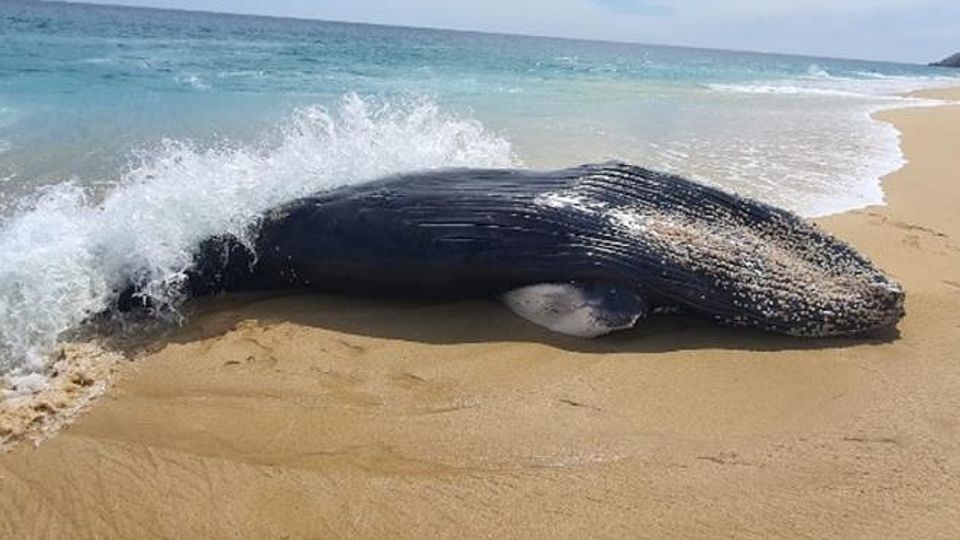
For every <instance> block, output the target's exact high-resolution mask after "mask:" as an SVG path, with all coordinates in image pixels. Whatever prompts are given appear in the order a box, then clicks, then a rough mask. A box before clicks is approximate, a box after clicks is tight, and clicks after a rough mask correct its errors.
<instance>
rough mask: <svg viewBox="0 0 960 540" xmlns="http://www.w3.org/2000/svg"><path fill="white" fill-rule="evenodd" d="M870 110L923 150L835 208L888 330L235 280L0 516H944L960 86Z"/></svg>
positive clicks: (954, 513) (270, 528) (57, 526)
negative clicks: (558, 327)
mask: <svg viewBox="0 0 960 540" xmlns="http://www.w3.org/2000/svg"><path fill="white" fill-rule="evenodd" d="M912 95H917V96H920V97H934V96H936V97H941V98H945V99H949V100H954V101H957V100H960V89H951V90H943V89H937V90H930V91H921V92H918V93H913V94H912ZM874 117H875V118H876V119H878V120H880V121H883V122H889V123H892V124H893V125H894V127H895V128H896V129H897V130H898V131H899V132H900V133H901V135H900V138H901V148H902V152H903V154H904V156H905V158H906V161H907V163H906V164H905V165H904V167H902V168H901V169H899V170H897V171H895V172H893V173H891V174H889V175H887V176H886V177H884V178H883V180H882V188H883V191H884V195H885V199H886V201H887V204H886V205H884V206H873V207H868V208H864V209H860V210H853V211H849V212H844V213H842V214H835V215H830V216H827V217H823V218H818V219H816V221H817V222H818V223H819V224H821V225H822V226H823V227H824V228H826V229H827V230H828V231H830V232H831V233H833V234H835V235H837V236H839V237H840V238H843V239H844V240H847V241H848V242H850V243H851V244H853V245H854V246H856V247H857V249H858V250H860V251H862V252H864V253H866V254H867V255H868V256H870V258H872V259H873V260H874V261H876V262H878V263H879V265H880V267H882V268H884V269H885V270H887V271H888V272H890V273H891V274H893V275H894V276H895V277H896V278H897V279H899V280H901V281H902V282H903V284H904V286H905V288H906V290H907V311H908V315H907V317H906V318H905V319H904V320H903V321H902V322H901V325H900V335H899V337H898V338H897V339H895V340H893V341H884V340H873V341H870V340H847V339H838V340H817V341H798V340H793V339H789V338H780V337H777V336H766V335H760V334H753V333H746V332H737V331H735V330H731V329H726V328H715V327H712V326H710V325H705V324H699V323H697V322H696V321H690V320H686V319H682V318H676V319H670V318H666V319H664V320H660V321H656V322H655V323H651V324H649V325H646V326H645V327H644V328H641V329H639V330H637V331H636V332H631V333H629V334H630V335H626V336H614V337H611V338H608V339H605V340H600V341H598V342H589V343H584V342H582V341H579V340H572V339H564V338H560V337H556V336H551V335H547V334H546V333H545V332H543V331H540V330H538V329H535V328H532V327H530V326H529V325H528V324H527V323H525V322H523V321H520V320H518V319H515V318H513V317H511V316H510V315H509V314H507V313H505V310H501V309H500V308H499V307H498V306H497V305H496V304H494V303H493V302H469V303H459V304H449V305H440V306H436V305H420V304H397V303H389V302H377V301H366V300H364V301H358V300H349V299H345V298H340V297H333V296H324V295H311V296H286V297H271V298H267V299H264V298H263V297H255V296H238V297H235V298H233V299H232V300H231V301H230V305H229V306H220V307H215V308H210V309H207V310H206V311H203V312H202V313H201V314H200V315H199V316H198V317H197V318H196V319H195V320H194V322H192V323H190V324H188V325H187V327H185V328H184V329H183V330H182V331H181V332H178V333H177V334H176V335H174V336H172V337H171V338H170V339H168V340H167V341H166V342H163V343H161V344H158V345H157V347H156V350H155V351H154V352H152V353H148V354H146V355H145V357H144V358H141V359H140V360H139V361H138V362H136V363H133V364H130V363H126V364H124V365H121V366H120V367H119V376H118V382H117V384H116V385H115V386H114V387H113V388H111V389H109V390H108V391H107V393H106V396H104V397H103V398H101V399H100V401H99V402H98V403H96V404H95V405H94V406H93V407H92V410H91V411H90V412H89V413H88V414H85V415H83V416H81V417H80V418H78V419H77V420H76V423H75V424H74V425H73V426H70V427H68V428H66V429H65V430H64V431H63V432H62V433H60V434H59V435H58V436H56V437H54V438H53V439H51V440H49V441H47V442H46V443H44V444H43V445H41V446H40V447H39V448H37V449H34V448H30V447H29V446H28V445H20V446H19V447H18V448H16V449H15V450H13V451H12V452H11V453H9V454H6V455H0V509H2V512H0V515H4V516H7V517H6V518H4V519H2V520H0V531H2V532H5V533H11V532H17V531H20V532H21V533H23V534H22V535H29V534H34V535H37V536H58V535H67V534H69V533H70V532H71V531H77V530H79V531H85V532H86V533H87V534H89V535H90V536H96V535H98V534H103V535H121V536H128V535H129V536H137V535H141V534H147V533H150V534H156V535H170V536H184V535H191V534H192V535H206V536H209V535H211V534H212V535H226V536H234V535H236V536H269V535H281V534H290V535H293V536H301V535H304V536H310V535H311V534H312V535H316V534H319V533H320V532H321V531H323V533H324V534H326V535H330V536H346V535H350V536H370V537H374V536H411V537H412V536H450V535H454V534H457V535H476V534H499V535H505V536H545V535H548V534H549V535H552V536H558V535H559V536H577V535H582V534H585V535H591V534H592V535H598V534H600V535H603V536H631V535H630V533H631V532H633V533H634V534H636V531H637V530H644V531H646V532H647V533H649V534H650V535H651V536H684V535H707V534H713V535H716V534H718V533H719V532H721V531H722V532H724V533H728V534H733V535H746V534H753V535H762V536H768V537H769V536H802V535H808V536H860V537H882V536H898V534H897V533H900V534H906V533H908V532H909V533H912V534H913V535H916V533H917V532H918V531H922V533H921V535H922V536H924V537H945V538H946V537H948V536H949V533H950V532H951V531H955V530H956V529H957V527H960V503H957V502H955V501H960V484H958V483H957V481H956V479H957V477H958V476H960V453H958V452H957V450H960V423H958V422H957V420H956V419H955V418H956V413H955V411H956V410H957V408H958V406H960V399H958V398H957V397H956V392H955V391H953V389H955V387H956V384H957V383H960V366H957V365H956V363H955V362H953V361H952V355H953V353H954V352H955V351H956V350H957V349H958V347H960V327H958V326H957V325H956V322H955V320H954V319H955V318H956V317H955V315H956V313H957V312H960V248H958V247H957V245H956V242H957V240H956V238H958V237H960V218H958V217H957V215H956V211H955V209H956V208H957V207H958V205H960V185H949V184H947V182H948V181H949V180H951V179H952V177H953V174H952V171H954V170H956V168H957V167H958V165H960V158H958V157H956V156H960V149H958V147H957V143H956V142H952V141H958V140H960V128H958V127H957V126H960V105H956V104H954V105H942V106H938V107H933V108H926V107H908V108H899V109H887V110H883V111H881V112H879V113H877V114H876V115H874ZM944 118H945V119H944ZM919 258H922V260H923V264H918V262H917V261H918V260H921V259H919ZM163 493H176V494H177V495H178V497H177V498H173V499H171V498H169V497H163V496H162V494H163ZM507 507H510V508H513V509H514V513H513V515H512V516H502V515H500V512H501V511H502V510H503V509H504V508H507ZM784 515H789V516H791V517H790V519H789V520H788V519H784V518H783V516H784ZM691 516H695V517H691ZM43 527H47V528H43ZM72 527H79V529H72ZM640 527H643V528H642V529H640ZM5 535H6V534H4V536H5Z"/></svg>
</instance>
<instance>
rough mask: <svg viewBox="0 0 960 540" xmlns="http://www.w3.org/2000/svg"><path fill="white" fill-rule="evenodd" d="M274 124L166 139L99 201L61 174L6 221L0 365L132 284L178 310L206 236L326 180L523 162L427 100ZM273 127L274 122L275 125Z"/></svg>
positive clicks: (40, 346) (237, 228)
mask: <svg viewBox="0 0 960 540" xmlns="http://www.w3.org/2000/svg"><path fill="white" fill-rule="evenodd" d="M277 132H278V133H279V137H276V136H274V137H272V139H273V140H272V143H271V142H270V141H264V142H262V143H260V144H254V145H237V144H230V143H223V144H220V145H218V146H216V147H213V148H207V149H201V148H198V147H197V145H195V144H191V143H190V142H183V141H166V142H164V143H163V144H162V145H161V146H160V148H157V149H154V150H153V151H145V152H140V153H139V155H137V156H136V160H135V165H133V166H131V167H130V169H129V170H128V171H127V172H126V173H124V174H123V175H122V176H121V178H120V179H119V180H118V181H117V182H116V184H117V185H116V187H115V188H114V189H113V190H112V191H111V192H110V193H109V194H108V195H107V196H106V197H104V199H103V201H102V202H99V203H96V202H95V201H94V199H93V195H92V194H91V192H90V191H89V189H87V188H85V187H82V186H80V185H78V184H76V183H72V182H65V183H62V184H59V185H56V186H54V187H52V188H48V189H45V190H42V191H41V192H39V194H38V195H37V196H36V197H35V198H34V200H33V201H32V202H31V203H30V204H29V205H27V206H25V207H23V208H21V209H20V210H19V211H18V212H16V213H15V214H14V215H13V216H12V217H10V218H8V219H6V220H5V221H4V222H3V223H0V253H2V254H3V257H2V258H0V374H6V375H8V376H10V377H27V376H31V375H33V376H35V374H37V373H41V372H42V371H43V369H44V367H45V366H46V365H47V361H48V358H49V355H50V353H51V352H52V351H53V350H54V349H55V347H56V346H57V344H58V341H59V340H60V339H61V338H62V337H63V336H64V335H65V334H67V333H69V332H70V331H72V330H74V329H76V328H78V327H79V326H80V325H81V324H82V323H83V322H84V321H85V320H87V319H88V318H89V317H91V316H93V315H95V314H98V313H101V312H103V311H104V310H107V309H109V308H110V307H111V306H112V304H113V303H114V302H115V301H116V298H117V294H118V292H119V291H120V290H121V289H123V288H124V287H126V286H128V285H130V284H137V285H138V286H139V287H140V289H141V290H142V291H143V293H142V294H143V295H144V296H145V297H146V298H147V299H149V300H150V303H151V304H152V305H154V306H157V309H158V311H159V312H160V313H161V314H162V313H164V312H165V313H167V314H176V313H177V307H178V305H179V304H180V302H182V294H181V286H182V285H183V283H184V280H185V278H186V271H187V270H188V269H189V268H190V266H191V264H192V261H193V256H194V253H195V250H196V249H197V247H198V245H199V243H200V242H201V241H203V240H204V239H206V238H208V237H210V236H213V235H233V236H236V237H237V238H239V239H241V241H246V242H249V241H250V240H251V239H252V235H253V234H255V228H256V224H257V222H258V219H259V218H260V216H261V215H262V214H263V213H264V212H265V211H266V210H268V209H270V208H272V207H275V206H277V205H279V204H282V203H284V202H288V201H291V200H294V199H296V198H298V197H302V196H305V195H308V194H311V193H315V192H317V191H319V190H323V189H330V188H333V187H337V186H342V185H347V184H352V183H359V182H363V181H368V180H371V179H374V178H378V177H381V176H384V175H389V174H394V173H399V172H404V171H411V170H423V169H433V168H443V167H461V166H462V167H468V166H469V167H506V166H511V165H515V164H516V163H515V158H514V157H513V153H512V150H511V146H510V144H509V143H508V142H507V141H506V140H504V139H502V138H500V137H498V136H496V135H495V134H492V133H490V132H488V131H487V130H486V129H485V128H484V127H483V125H482V124H480V123H479V122H478V121H475V120H472V119H463V118H457V117H453V116H450V115H447V114H444V113H442V112H441V111H440V110H439V109H438V107H437V106H436V105H435V104H433V103H432V102H430V101H428V100H414V101H411V102H404V103H399V104H397V103H388V102H374V101H371V100H365V99H363V98H361V97H359V96H357V95H355V94H350V95H347V96H345V97H344V98H343V100H342V102H341V103H340V105H339V107H338V108H337V109H336V110H333V111H331V110H328V109H325V108H322V107H314V108H307V109H303V110H299V111H297V112H296V113H295V114H294V115H293V117H292V118H290V119H289V120H288V121H287V122H285V123H284V124H283V125H281V126H278V128H277ZM274 135H276V134H274Z"/></svg>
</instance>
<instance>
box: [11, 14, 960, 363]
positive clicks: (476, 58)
mask: <svg viewBox="0 0 960 540" xmlns="http://www.w3.org/2000/svg"><path fill="white" fill-rule="evenodd" d="M637 40H638V41H642V40H643V36H642V35H638V36H637ZM957 84H960V79H958V78H956V75H955V72H952V71H949V70H947V69H942V68H930V67H925V66H919V65H903V64H892V63H878V62H867V61H858V60H838V59H828V58H807V57H799V56H784V55H774V54H758V53H747V52H733V51H719V50H703V49H686V48H675V47H659V46H649V45H636V44H625V43H604V42H591V41H574V40H565V39H548V38H533V37H520V36H508V35H495V34H482V33H465V32H451V31H442V30H427V29H413V28H396V27H387V26H372V25H361V24H344V23H334V22H323V21H305V20H291V19H278V18H263V17H248V16H235V15H218V14H208V13H188V12H179V11H162V10H145V9H134V8H119V7H102V6H101V7H94V6H87V5H81V4H62V3H48V2H29V1H19V0H16V1H11V0H0V253H2V258H0V373H6V374H8V375H11V376H16V377H21V378H23V377H29V376H30V375H31V374H34V373H40V372H42V371H43V369H44V366H45V365H46V364H47V360H46V359H47V358H48V357H49V355H50V353H51V352H52V351H54V350H55V348H56V346H57V344H58V343H59V342H61V341H63V340H66V339H70V337H71V336H72V334H73V333H74V332H76V331H77V329H78V328H79V327H80V326H81V325H82V323H83V321H84V320H86V319H88V318H89V317H90V316H92V315H94V314H96V313H99V312H101V311H103V310H104V309H106V308H107V307H108V306H110V305H111V302H113V301H114V298H115V294H116V290H117V289H118V288H119V287H121V286H122V285H123V284H125V283H127V282H129V281H130V280H137V281H139V282H142V283H144V284H146V293H147V294H148V295H149V296H151V298H152V299H153V300H154V302H155V303H156V305H157V306H159V307H158V311H159V313H158V316H173V317H176V314H177V313H179V311H178V309H179V303H180V296H179V294H178V291H179V286H180V284H181V283H182V280H183V278H184V271H185V270H186V269H187V268H188V267H189V265H190V261H191V257H192V254H193V250H194V249H195V248H196V246H197V244H198V243H199V242H200V241H201V240H202V239H203V238H206V237H208V236H210V235H213V234H225V233H227V234H235V235H237V236H238V237H241V238H249V237H250V235H251V234H255V224H256V221H257V218H258V216H260V215H261V213H262V212H264V211H265V210H266V209H268V208H270V207H272V206H274V205H277V204H280V203H282V202H285V201H288V200H291V199H293V198H296V197H299V196H302V195H304V194H307V193H311V192H314V191H317V190H322V189H328V188H330V187H333V186H338V185H343V184H348V183H356V182H363V181H366V180H370V179H373V178H376V177H379V176H383V175H387V174H391V173H397V172H401V171H410V170H418V169H431V168H442V167H451V166H498V167H499V166H516V167H531V168H544V167H562V166H569V165H573V164H579V163H583V162H594V161H601V160H608V159H623V160H628V161H632V162H636V163H638V164H643V165H646V166H650V167H655V168H661V169H666V170H669V171H674V172H677V173H680V174H683V175H687V176H691V177H694V178H697V179H700V180H702V181H705V182H709V183H712V184H714V185H717V186H720V187H723V188H726V189H729V190H733V191H736V192H739V193H741V194H744V195H749V196H752V197H755V198H758V199H761V200H764V201H768V202H771V203H774V204H777V205H781V206H785V207H787V208H790V209H793V210H796V211H798V212H800V213H802V214H805V215H808V216H819V215H824V214H828V213H833V212H839V211H843V210H847V209H852V208H857V207H862V206H865V205H870V204H876V203H881V202H882V200H883V193H882V191H881V189H880V185H879V178H880V177H881V176H883V175H884V174H886V173H889V172H891V171H893V170H895V169H897V168H898V167H900V166H901V165H902V164H903V157H902V155H901V153H900V150H899V147H898V134H897V132H896V131H895V130H894V129H893V128H892V127H891V126H888V125H885V124H882V123H879V122H876V121H874V120H872V119H871V118H870V114H871V113H873V112H876V111H878V110H881V109H884V108H890V107H902V106H908V105H916V106H922V105H929V104H930V102H928V101H924V100H919V99H908V98H904V97H900V96H899V95H898V94H900V93H903V92H906V91H909V90H915V89H921V88H928V87H936V86H949V85H957ZM171 314H172V315H171Z"/></svg>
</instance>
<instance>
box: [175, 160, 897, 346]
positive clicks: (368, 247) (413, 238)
mask: <svg viewBox="0 0 960 540" xmlns="http://www.w3.org/2000/svg"><path fill="white" fill-rule="evenodd" d="M253 251H254V253H251V252H250V251H249V250H248V249H247V248H245V247H242V246H240V245H239V244H238V243H237V242H235V241H232V240H230V239H223V238H214V239H210V240H208V241H207V242H204V244H203V246H202V247H201V249H200V252H199V254H198V255H197V260H196V265H195V267H194V269H193V271H192V272H191V274H190V279H189V289H190V293H192V294H194V295H201V294H209V293H215V292H219V291H237V290H255V289H277V288H306V289H315V290H323V291H337V292H345V293H351V294H363V295H371V294H372V295H393V296H414V297H463V296H488V295H497V294H501V293H505V292H507V291H510V290H512V289H515V288H518V287H522V286H526V285H532V284H537V283H588V284H601V285H603V286H608V285H609V286H610V287H612V288H615V289H622V290H629V291H632V292H633V293H635V294H636V295H637V296H638V297H640V298H642V299H643V300H644V301H645V302H646V303H647V304H648V305H649V306H651V307H652V308H656V307H668V306H669V307H680V308H683V309H685V310H687V311H691V312H694V313H699V314H702V315H704V316H706V317H708V318H710V319H713V320H715V321H718V322H721V323H724V324H729V325H733V326H740V327H753V328H759V329H763V330H768V331H772V332H777V333H783V334H790V335H797V336H835V335H853V334H860V333H863V332H868V331H873V330H876V329H879V328H885V327H891V326H893V325H895V324H896V323H897V321H898V320H899V319H900V318H901V317H902V315H903V299H904V294H903V291H902V289H901V288H900V286H899V285H898V284H897V283H896V282H894V281H892V280H891V279H890V278H888V277H887V276H885V275H884V274H883V273H882V272H880V271H879V270H878V269H876V268H875V267H874V266H873V265H872V264H871V263H870V262H869V261H868V260H867V259H866V258H864V257H863V256H861V255H859V254H858V253H857V252H856V251H854V250H853V249H852V248H851V247H850V246H848V245H847V244H845V243H843V242H841V241H839V240H837V239H835V238H833V237H831V236H830V235H828V234H826V233H825V232H823V231H821V230H820V229H819V228H817V227H816V226H815V225H813V224H810V223H808V222H806V221H804V220H802V219H801V218H799V217H797V216H796V215H794V214H792V213H790V212H787V211H785V210H781V209H777V208H774V207H771V206H768V205H766V204H762V203H759V202H756V201H752V200H750V199H745V198H741V197H738V196H735V195H732V194H728V193H725V192H723V191H720V190H718V189H715V188H712V187H709V186H706V185H703V184H700V183H696V182H693V181H690V180H686V179H684V178H681V177H679V176H675V175H670V174H665V173H660V172H656V171H651V170H647V169H644V168H640V167H636V166H632V165H628V164H624V163H607V164H600V165H585V166H581V167H576V168H571V169H565V170H559V171H549V172H539V171H526V170H512V169H504V170H479V169H453V170H444V171H430V172H423V173H415V174H407V175H400V176H394V177H390V178H385V179H382V180H378V181H374V182H369V183H365V184H362V185H353V186H348V187H342V188H338V189H332V190H329V191H324V192H321V193H318V194H316V195H315V196H311V197H306V198H303V199H300V200H297V201H295V202H293V203H290V204H287V205H284V206H282V207H280V208H277V209H275V210H273V211H272V212H270V213H268V215H266V216H265V217H264V218H263V220H262V223H261V224H260V226H259V233H258V236H257V241H256V243H255V247H254V250H253Z"/></svg>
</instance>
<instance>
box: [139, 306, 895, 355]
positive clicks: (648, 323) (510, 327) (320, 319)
mask: <svg viewBox="0 0 960 540" xmlns="http://www.w3.org/2000/svg"><path fill="white" fill-rule="evenodd" d="M189 311H190V322H189V323H188V324H187V325H185V326H184V327H183V328H180V329H177V330H175V331H173V332H170V333H168V334H167V335H166V336H165V339H161V341H162V342H176V343H185V342H191V341H195V340H200V339H206V338H211V337H215V336H219V335H222V334H224V333H226V332H228V331H230V330H231V329H233V328H234V327H235V326H236V325H237V324H238V323H240V322H242V321H245V320H257V321H259V322H260V323H261V324H266V325H270V324H280V323H293V324H298V325H303V326H307V327H313V328H322V329H326V330H333V331H337V332H343V333H346V334H353V335H360V336H367V337H374V338H383V339H399V340H404V341H413V342H420V343H427V344H443V345H451V344H469V343H493V342H501V343H502V342H522V343H540V344H543V345H547V346H550V347H556V348H558V349H562V350H566V351H572V352H582V353H657V352H670V351H691V350H705V349H722V350H734V351H736V350H742V351H791V350H813V349H835V348H845V347H852V346H857V345H864V344H868V345H879V344H883V343H889V342H892V341H896V340H897V339H899V337H900V334H899V332H898V331H897V330H896V329H891V330H888V331H885V332H881V333H877V334H873V335H867V336H860V337H856V338H819V339H818V338H794V337H789V336H781V335H776V334H769V333H765V332H760V331H755V330H744V329H738V328H729V327H724V326H720V325H716V324H713V323H712V322H710V321H706V320H702V319H698V318H696V317H695V316H688V315H669V316H653V317H651V318H649V319H646V320H644V321H641V322H640V323H639V324H638V325H637V328H635V329H633V330H628V331H623V332H618V333H615V334H611V335H609V336H605V337H602V338H599V339H593V340H587V339H579V338H573V337H568V336H563V335H559V334H555V333H552V332H549V331H547V330H544V329H542V328H540V327H537V326H535V325H533V324H531V323H529V322H527V321H525V320H523V319H521V318H519V317H517V316H515V315H513V314H512V313H511V312H510V311H509V310H507V309H506V308H505V307H503V306H502V305H501V304H500V303H499V302H496V301H495V300H470V301H458V302H446V303H441V302H411V301H405V300H383V299H370V298H352V297H345V296H339V295H333V294H313V293H309V294H308V293H286V294H276V293H269V294H268V293H242V294H230V295H225V296H219V297H215V298H205V299H201V300H196V301H194V302H193V303H192V304H191V305H190V308H189ZM156 345H157V343H156V342H155V343H154V346H156ZM151 348H152V347H151Z"/></svg>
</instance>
